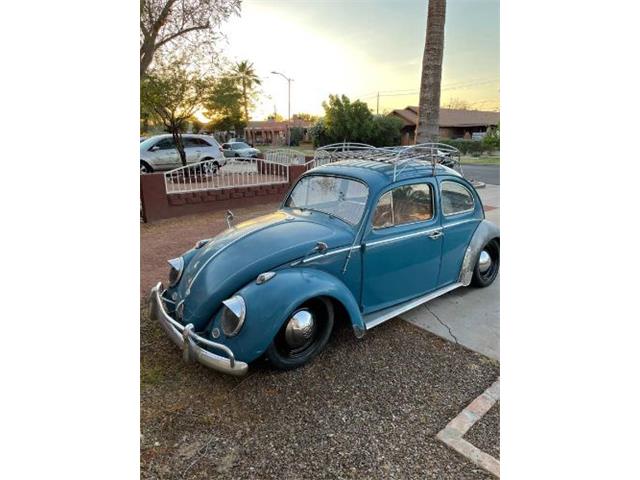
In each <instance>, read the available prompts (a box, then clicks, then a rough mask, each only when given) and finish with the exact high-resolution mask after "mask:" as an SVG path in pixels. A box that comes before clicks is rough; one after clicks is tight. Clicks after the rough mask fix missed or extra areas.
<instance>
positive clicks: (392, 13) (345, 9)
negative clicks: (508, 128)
mask: <svg viewBox="0 0 640 480" xmlns="http://www.w3.org/2000/svg"><path fill="white" fill-rule="evenodd" d="M426 17H427V0H243V2H242V12H241V15H240V17H235V18H232V19H231V20H229V21H228V22H227V23H226V24H225V26H224V28H223V32H224V33H225V35H226V36H227V39H228V43H227V45H226V46H225V47H224V49H223V50H224V55H225V56H227V57H228V58H229V59H231V60H232V61H239V60H244V59H247V60H249V61H251V62H253V63H254V66H255V68H256V71H257V73H258V75H259V76H260V78H261V79H262V87H261V96H260V97H261V99H260V102H259V103H258V104H257V106H256V109H255V110H254V111H253V112H252V119H253V120H262V119H264V118H266V116H267V115H269V114H271V113H273V111H274V109H275V110H276V111H277V112H278V113H279V114H281V115H282V116H283V117H285V118H286V117H287V82H286V80H285V79H283V78H282V77H280V76H276V75H272V74H271V73H270V72H272V71H278V72H282V73H284V74H285V75H287V76H288V77H290V78H293V82H291V114H294V113H298V112H305V113H311V114H315V115H321V114H322V113H323V109H322V102H323V101H324V100H326V99H327V98H328V96H329V94H345V95H347V96H348V97H349V98H351V99H352V100H354V99H361V100H363V101H366V102H367V103H368V104H369V107H370V108H371V109H372V110H373V112H374V113H375V112H376V108H377V105H376V100H377V93H378V92H380V102H379V107H378V109H379V112H380V113H383V112H386V111H390V110H392V109H394V108H404V107H405V106H407V105H417V104H418V90H419V88H420V74H421V64H422V52H423V49H424V40H425V31H426V23H427V19H426ZM499 22H500V4H499V1H498V0H448V1H447V18H446V23H445V45H444V62H443V74H442V99H441V104H442V105H443V106H446V105H448V104H449V102H450V101H451V99H459V100H463V101H466V102H467V103H469V104H470V107H471V108H474V109H478V110H499V106H500V100H499V96H500V92H499V87H500V84H499V80H500V79H499V74H500V28H499V26H500V23H499Z"/></svg>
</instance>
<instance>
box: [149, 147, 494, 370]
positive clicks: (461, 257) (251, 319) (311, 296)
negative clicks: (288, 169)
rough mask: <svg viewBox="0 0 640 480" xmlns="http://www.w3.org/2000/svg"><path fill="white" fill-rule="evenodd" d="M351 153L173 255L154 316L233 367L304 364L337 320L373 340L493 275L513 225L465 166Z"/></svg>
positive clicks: (189, 353) (192, 347)
mask: <svg viewBox="0 0 640 480" xmlns="http://www.w3.org/2000/svg"><path fill="white" fill-rule="evenodd" d="M434 150H435V147H433V146H429V147H428V148H427V149H426V151H427V152H430V151H431V152H433V151H434ZM354 152H355V153H354ZM338 158H343V159H340V160H339V161H331V162H329V163H326V164H325V165H322V166H319V167H316V168H313V169H311V170H309V171H307V172H306V173H305V174H304V175H302V176H301V177H300V178H299V179H298V181H297V182H296V184H295V185H294V186H293V187H292V189H291V190H290V191H289V193H288V194H287V195H286V197H285V199H284V201H283V203H282V206H281V207H280V209H279V210H277V211H275V212H273V213H271V214H269V215H265V216H262V217H258V218H255V219H253V220H249V221H246V222H243V223H240V224H238V225H235V226H234V225H231V222H230V228H228V229H227V230H226V231H224V232H223V233H221V234H220V235H218V236H216V237H214V238H211V239H206V240H201V241H199V242H198V243H197V244H196V245H195V246H194V247H193V248H192V249H191V250H189V251H187V252H185V253H184V254H183V255H182V256H181V257H179V258H176V259H173V260H169V264H170V274H169V283H168V285H167V286H166V288H165V287H164V286H163V285H162V283H158V284H157V285H156V286H155V287H154V288H153V289H152V291H151V297H150V315H151V317H152V318H153V319H155V320H157V321H158V322H159V323H160V324H161V325H162V327H163V328H164V329H165V330H166V332H167V334H168V335H169V337H170V338H171V339H172V340H173V341H174V342H175V343H176V344H177V345H178V346H179V347H180V348H181V349H182V352H183V357H184V359H185V360H186V361H198V362H200V363H202V364H204V365H206V366H208V367H211V368H213V369H216V370H219V371H222V372H226V373H229V374H233V375H243V374H245V373H246V372H247V369H248V365H249V363H250V362H252V361H254V360H256V359H257V358H259V357H261V356H263V355H264V356H266V358H267V359H268V361H269V362H270V363H271V364H273V365H274V366H275V367H277V368H279V369H291V368H296V367H299V366H301V365H303V364H305V363H307V362H309V361H310V360H311V359H312V358H313V357H314V356H316V355H317V354H318V353H319V352H320V351H321V350H322V349H323V348H324V347H325V345H326V344H327V341H328V339H329V337H330V335H331V332H332V329H333V325H334V321H335V319H336V318H337V317H338V316H343V317H345V318H346V319H347V320H348V321H349V322H350V323H351V325H352V326H353V332H354V334H355V335H356V337H358V338H361V337H363V336H364V335H365V333H366V332H367V331H368V330H370V329H371V328H373V327H375V326H376V325H379V324H380V323H382V322H384V321H386V320H389V319H391V318H393V317H395V316H397V315H399V314H401V313H403V312H405V311H407V310H410V309H412V308H414V307H417V306H418V305H420V304H422V303H425V302H427V301H429V300H431V299H433V298H436V297H438V296H440V295H443V294H444V293H447V292H449V291H451V290H453V289H455V288H458V287H462V286H468V285H474V286H477V287H486V286H488V285H490V284H491V283H492V282H493V281H494V279H495V278H496V275H497V274H498V268H499V264H500V232H499V229H498V227H497V226H496V225H494V224H493V223H491V222H489V221H488V220H486V219H485V218H484V210H483V206H482V203H481V201H480V197H479V196H478V193H477V192H476V190H475V189H474V187H473V186H472V185H471V183H469V182H468V181H467V180H465V179H464V178H462V176H461V175H460V174H459V173H458V172H456V171H455V170H453V169H451V168H448V167H446V166H444V165H440V164H438V163H437V162H436V161H435V160H434V158H435V157H434V155H429V153H425V147H424V146H417V147H411V148H408V149H402V150H401V151H397V150H396V151H393V150H389V149H386V150H385V149H373V148H364V149H356V150H355V151H353V152H351V153H350V155H348V156H347V155H343V156H342V157H338ZM325 160H326V159H325ZM333 160H336V158H333ZM318 163H321V162H318Z"/></svg>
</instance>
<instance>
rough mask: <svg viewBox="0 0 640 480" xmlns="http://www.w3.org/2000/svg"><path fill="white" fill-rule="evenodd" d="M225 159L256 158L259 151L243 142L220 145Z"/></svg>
mask: <svg viewBox="0 0 640 480" xmlns="http://www.w3.org/2000/svg"><path fill="white" fill-rule="evenodd" d="M222 152H223V153H224V156H225V157H244V158H257V157H258V154H259V153H260V150H258V149H257V148H253V147H252V146H251V145H249V144H247V143H245V142H227V143H223V144H222Z"/></svg>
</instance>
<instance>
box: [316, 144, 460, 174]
mask: <svg viewBox="0 0 640 480" xmlns="http://www.w3.org/2000/svg"><path fill="white" fill-rule="evenodd" d="M355 159H359V160H371V161H377V162H384V163H388V164H391V165H393V180H394V181H395V180H396V178H397V176H398V175H399V174H400V173H402V171H403V170H404V169H405V168H406V167H408V166H410V165H424V164H425V163H428V164H431V165H432V166H433V174H434V175H435V171H436V166H437V165H438V164H440V165H444V166H445V167H449V168H453V169H454V170H457V171H458V172H459V173H460V174H461V175H462V166H461V165H460V150H458V149H457V148H455V147H452V146H451V145H447V144H445V143H420V144H418V145H407V146H395V147H374V146H372V145H367V144H365V143H348V142H344V143H334V144H331V145H326V146H324V147H320V148H318V149H317V150H316V151H315V155H314V161H315V165H316V166H319V165H325V164H327V163H332V162H337V161H340V160H355Z"/></svg>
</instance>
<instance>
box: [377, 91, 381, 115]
mask: <svg viewBox="0 0 640 480" xmlns="http://www.w3.org/2000/svg"><path fill="white" fill-rule="evenodd" d="M379 109H380V92H378V98H377V99H376V115H378V110H379Z"/></svg>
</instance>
